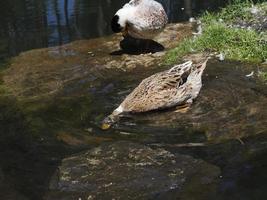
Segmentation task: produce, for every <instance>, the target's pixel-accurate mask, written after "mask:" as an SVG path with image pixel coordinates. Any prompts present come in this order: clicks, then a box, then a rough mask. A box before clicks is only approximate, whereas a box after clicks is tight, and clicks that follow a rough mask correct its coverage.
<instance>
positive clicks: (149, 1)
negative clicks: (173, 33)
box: [111, 0, 168, 39]
mask: <svg viewBox="0 0 267 200" xmlns="http://www.w3.org/2000/svg"><path fill="white" fill-rule="evenodd" d="M167 23H168V17H167V14H166V12H165V10H164V8H163V6H162V5H161V4H160V3H159V2H157V1H154V0H131V1H130V2H129V3H126V4H125V5H124V6H123V7H122V8H121V9H119V10H118V11H117V12H116V13H115V15H114V16H113V18H112V20H111V29H112V31H113V32H115V33H119V32H122V35H123V36H130V37H133V38H136V39H153V38H154V37H155V36H156V35H158V34H159V33H160V32H161V31H162V30H163V29H164V27H165V26H166V24H167Z"/></svg>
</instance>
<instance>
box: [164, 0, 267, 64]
mask: <svg viewBox="0 0 267 200" xmlns="http://www.w3.org/2000/svg"><path fill="white" fill-rule="evenodd" d="M266 16H267V3H258V4H255V5H254V6H252V4H251V3H249V2H243V3H242V2H235V3H234V4H232V5H229V6H228V7H226V8H223V9H222V10H221V11H220V12H218V13H208V12H207V13H205V14H204V15H203V16H201V17H200V20H201V22H202V27H203V32H202V34H200V35H199V36H197V37H193V38H188V39H185V40H184V41H183V42H181V43H180V44H179V45H178V46H177V47H176V48H174V49H172V50H170V51H169V52H168V53H167V56H166V62H167V63H168V64H171V63H174V62H175V61H177V59H179V58H181V57H182V56H184V55H186V54H189V53H196V52H203V51H211V52H218V53H223V54H224V55H225V58H226V59H231V60H238V61H245V62H255V63H262V62H264V61H265V60H266V59H267V32H266V30H264V29H262V27H261V26H263V24H262V22H261V20H264V17H266Z"/></svg>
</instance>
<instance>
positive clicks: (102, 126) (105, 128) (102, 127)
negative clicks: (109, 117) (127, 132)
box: [101, 123, 111, 130]
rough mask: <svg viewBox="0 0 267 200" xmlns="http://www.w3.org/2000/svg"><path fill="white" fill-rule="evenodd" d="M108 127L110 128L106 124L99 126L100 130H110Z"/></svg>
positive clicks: (109, 125)
mask: <svg viewBox="0 0 267 200" xmlns="http://www.w3.org/2000/svg"><path fill="white" fill-rule="evenodd" d="M110 127H111V124H108V123H103V124H102V125H101V129H102V130H108V129H110Z"/></svg>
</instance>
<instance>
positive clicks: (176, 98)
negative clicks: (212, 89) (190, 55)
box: [102, 58, 209, 129]
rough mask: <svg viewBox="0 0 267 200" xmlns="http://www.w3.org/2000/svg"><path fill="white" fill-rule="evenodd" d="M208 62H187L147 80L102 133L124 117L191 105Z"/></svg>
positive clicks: (115, 114)
mask: <svg viewBox="0 0 267 200" xmlns="http://www.w3.org/2000/svg"><path fill="white" fill-rule="evenodd" d="M208 59H209V58H207V59H206V60H205V61H204V62H203V61H202V62H201V63H198V64H193V62H192V61H188V62H185V63H183V64H180V65H176V66H174V67H172V68H171V69H169V70H166V71H163V72H159V73H156V74H154V75H152V76H150V77H148V78H146V79H144V80H143V81H142V82H141V83H140V84H139V85H138V86H137V87H136V88H135V89H134V90H133V91H132V92H131V93H130V94H129V95H128V96H127V97H126V98H125V99H124V101H123V102H122V103H121V104H120V106H119V107H118V108H116V109H115V110H114V111H113V113H112V114H111V115H109V116H108V117H106V118H105V119H104V121H103V124H102V129H108V128H109V127H110V126H111V125H112V124H113V123H115V122H116V121H117V120H118V117H119V115H121V114H122V113H141V112H147V111H152V110H161V109H166V108H170V107H173V106H178V105H185V104H191V103H192V102H193V100H194V99H195V98H196V97H197V96H198V94H199V91H200V89H201V87H202V79H201V77H202V73H203V71H204V69H205V67H206V63H207V61H208Z"/></svg>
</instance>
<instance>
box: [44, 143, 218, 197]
mask: <svg viewBox="0 0 267 200" xmlns="http://www.w3.org/2000/svg"><path fill="white" fill-rule="evenodd" d="M219 173H220V170H219V168H217V167H215V166H213V165H211V164H208V163H206V162H204V161H202V160H198V159H194V158H192V157H191V156H185V155H180V154H172V153H170V152H169V151H166V150H164V149H161V148H156V149H152V148H149V147H147V146H144V145H140V144H137V143H131V142H116V143H113V144H106V145H101V146H99V147H97V148H94V149H92V150H89V151H86V152H84V153H80V154H77V155H73V156H71V157H68V158H65V159H64V160H63V161H62V164H61V166H60V167H59V170H58V173H57V174H55V176H54V177H53V179H52V181H51V184H50V189H51V192H50V193H49V194H48V195H47V197H46V198H45V199H58V200H59V199H73V198H76V199H78V198H81V199H165V198H166V197H170V193H169V192H171V195H172V197H173V198H174V197H175V196H176V197H178V196H179V197H183V196H186V197H189V196H190V195H189V194H190V193H189V194H188V193H187V192H186V191H187V190H192V196H196V195H197V193H199V194H198V195H201V196H202V197H206V198H208V197H212V196H213V195H215V191H216V182H217V180H218V176H219ZM188 195H189V196H188Z"/></svg>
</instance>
